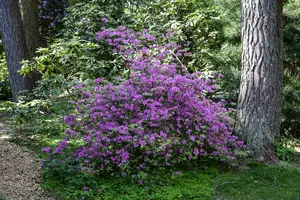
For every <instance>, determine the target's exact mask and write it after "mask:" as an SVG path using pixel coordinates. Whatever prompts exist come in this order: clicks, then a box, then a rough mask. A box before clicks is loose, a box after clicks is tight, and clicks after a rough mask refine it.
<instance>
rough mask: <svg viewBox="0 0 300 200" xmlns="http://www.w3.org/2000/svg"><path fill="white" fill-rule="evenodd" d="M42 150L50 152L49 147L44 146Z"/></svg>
mask: <svg viewBox="0 0 300 200" xmlns="http://www.w3.org/2000/svg"><path fill="white" fill-rule="evenodd" d="M42 151H44V152H46V153H50V152H51V148H50V147H46V148H43V149H42Z"/></svg>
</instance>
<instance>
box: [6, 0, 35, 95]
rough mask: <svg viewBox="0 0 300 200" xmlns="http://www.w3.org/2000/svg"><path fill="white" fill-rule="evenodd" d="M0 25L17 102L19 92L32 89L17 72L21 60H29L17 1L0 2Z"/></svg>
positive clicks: (31, 83)
mask: <svg viewBox="0 0 300 200" xmlns="http://www.w3.org/2000/svg"><path fill="white" fill-rule="evenodd" d="M0 25H1V29H0V30H1V32H2V39H3V44H4V48H5V54H6V60H7V66H8V71H9V79H10V85H11V89H12V95H13V100H14V101H17V93H18V92H19V91H23V90H31V89H32V88H33V82H32V81H31V80H30V79H29V78H28V77H23V76H21V75H20V73H19V72H18V71H19V70H20V68H21V64H20V62H21V61H22V59H28V58H29V53H28V51H27V46H26V42H25V35H24V30H23V25H22V19H21V14H20V6H19V1H18V0H0Z"/></svg>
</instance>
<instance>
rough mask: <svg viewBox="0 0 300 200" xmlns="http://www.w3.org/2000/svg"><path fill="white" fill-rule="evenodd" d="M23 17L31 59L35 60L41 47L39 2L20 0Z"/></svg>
mask: <svg viewBox="0 0 300 200" xmlns="http://www.w3.org/2000/svg"><path fill="white" fill-rule="evenodd" d="M20 5H21V15H22V21H23V27H24V31H25V38H26V44H27V49H28V53H29V57H30V58H33V57H34V56H35V55H36V54H35V52H36V50H37V48H38V47H40V45H41V37H40V32H39V10H38V5H39V0H20Z"/></svg>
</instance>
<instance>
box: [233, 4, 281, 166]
mask: <svg viewBox="0 0 300 200" xmlns="http://www.w3.org/2000/svg"><path fill="white" fill-rule="evenodd" d="M241 2H242V4H241V6H242V7H241V12H242V13H241V14H242V15H241V17H242V19H241V20H242V24H241V32H242V48H243V51H242V70H241V86H240V94H239V101H238V109H237V112H238V119H239V125H240V133H241V135H242V137H243V139H244V140H245V141H246V142H247V146H248V148H249V150H250V152H251V154H252V156H253V158H254V159H255V160H261V161H264V162H272V161H276V160H277V159H276V156H275V155H274V147H273V143H274V140H275V137H276V136H277V135H278V134H279V132H280V121H281V119H280V117H281V105H282V90H283V86H282V76H283V34H282V31H283V30H282V0H242V1H241Z"/></svg>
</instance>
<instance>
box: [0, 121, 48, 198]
mask: <svg viewBox="0 0 300 200" xmlns="http://www.w3.org/2000/svg"><path fill="white" fill-rule="evenodd" d="M9 139H10V136H9V125H8V124H5V123H3V122H0V200H2V199H5V200H23V199H24V200H44V199H45V200H46V199H49V200H50V199H54V198H51V197H48V196H47V195H46V193H45V192H44V191H43V190H42V189H41V187H40V161H39V160H38V159H36V158H35V156H34V155H35V154H34V153H33V152H31V151H30V150H28V149H27V148H25V147H21V146H18V145H16V144H15V143H12V142H10V141H9Z"/></svg>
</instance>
